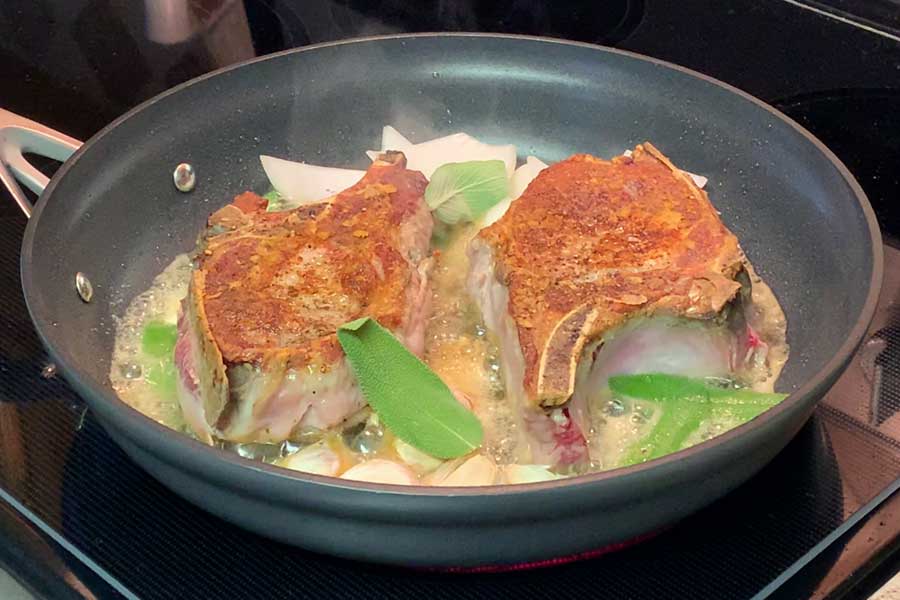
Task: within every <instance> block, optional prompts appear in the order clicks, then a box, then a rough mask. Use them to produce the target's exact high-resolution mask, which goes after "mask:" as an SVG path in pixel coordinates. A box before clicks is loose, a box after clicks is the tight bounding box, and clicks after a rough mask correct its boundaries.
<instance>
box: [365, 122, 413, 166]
mask: <svg viewBox="0 0 900 600" xmlns="http://www.w3.org/2000/svg"><path fill="white" fill-rule="evenodd" d="M412 145H413V143H412V142H411V141H409V140H408V139H406V136H404V135H403V134H402V133H400V132H399V131H397V130H396V129H394V128H393V127H391V126H390V125H385V126H384V127H383V128H382V130H381V150H367V151H366V156H368V157H369V160H372V161H374V160H375V159H376V158H378V155H379V154H381V153H382V152H385V151H387V150H400V151H401V152H402V151H405V150H406V149H407V148H409V147H410V146H412Z"/></svg>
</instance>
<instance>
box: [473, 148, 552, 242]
mask: <svg viewBox="0 0 900 600" xmlns="http://www.w3.org/2000/svg"><path fill="white" fill-rule="evenodd" d="M546 168H547V163H545V162H544V161H542V160H541V159H539V158H537V157H536V156H529V157H528V158H527V159H526V160H525V164H524V165H522V166H521V167H519V168H518V169H516V171H515V172H514V173H513V176H512V178H511V179H510V181H509V197H507V198H504V199H503V200H501V201H500V202H498V203H497V204H495V205H494V206H492V207H491V208H490V209H488V211H487V212H486V213H484V216H483V217H481V227H487V226H488V225H491V224H492V223H495V222H497V221H499V220H500V217H502V216H503V215H505V214H506V211H507V210H509V207H510V205H511V204H512V203H513V200H516V199H518V198H519V196H521V195H522V194H523V193H524V192H525V189H526V188H527V187H528V184H530V183H531V182H532V181H534V178H535V177H537V176H538V173H540V172H541V171H543V170H544V169H546Z"/></svg>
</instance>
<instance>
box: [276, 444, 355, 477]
mask: <svg viewBox="0 0 900 600" xmlns="http://www.w3.org/2000/svg"><path fill="white" fill-rule="evenodd" d="M281 466H283V467H287V468H288V469H293V470H294V471H303V472H304V473H315V474H316V475H328V476H329V477H334V476H335V475H337V474H338V471H339V470H340V468H341V459H340V458H338V455H337V453H336V452H335V451H334V450H332V449H331V448H329V447H328V446H327V445H326V444H324V443H323V442H318V443H316V444H313V445H312V446H307V447H306V448H304V449H303V450H300V451H299V452H297V453H295V454H291V455H290V456H288V457H285V458H283V459H282V460H281Z"/></svg>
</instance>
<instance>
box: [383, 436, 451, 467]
mask: <svg viewBox="0 0 900 600" xmlns="http://www.w3.org/2000/svg"><path fill="white" fill-rule="evenodd" d="M394 450H396V452H397V456H399V457H400V460H402V461H403V462H405V463H406V464H407V465H409V467H410V468H412V470H413V471H415V472H416V473H418V474H420V475H424V474H425V473H431V472H432V471H434V470H435V469H437V468H438V467H439V466H441V464H442V463H443V461H442V460H441V459H439V458H435V457H433V456H431V455H430V454H425V453H424V452H422V451H421V450H419V449H418V448H414V447H413V446H410V445H409V444H407V443H406V442H404V441H403V440H401V439H400V438H396V439H394Z"/></svg>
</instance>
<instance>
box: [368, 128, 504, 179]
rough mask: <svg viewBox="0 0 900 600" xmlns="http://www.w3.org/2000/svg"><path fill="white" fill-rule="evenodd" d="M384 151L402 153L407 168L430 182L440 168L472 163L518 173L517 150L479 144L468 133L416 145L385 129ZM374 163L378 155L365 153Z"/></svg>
mask: <svg viewBox="0 0 900 600" xmlns="http://www.w3.org/2000/svg"><path fill="white" fill-rule="evenodd" d="M381 141H382V146H381V150H382V151H384V150H400V151H402V152H403V153H404V154H405V155H406V166H407V168H408V169H411V170H413V171H421V172H422V174H423V175H424V176H425V177H426V178H428V179H431V176H432V174H433V173H434V172H435V171H436V170H437V168H438V167H440V166H441V165H445V164H447V163H453V162H468V161H470V160H502V161H503V164H504V165H505V166H506V174H507V175H508V176H510V177H511V176H512V174H513V172H514V171H515V169H516V147H515V146H513V145H512V144H505V145H502V146H494V145H492V144H485V143H484V142H480V141H478V140H477V139H475V138H474V137H472V136H471V135H469V134H467V133H454V134H452V135H446V136H444V137H439V138H436V139H433V140H428V141H427V142H422V143H420V144H413V143H411V142H410V141H409V140H408V139H406V138H405V137H404V136H403V135H402V134H401V133H400V132H399V131H397V130H396V129H394V128H393V127H391V126H390V125H387V126H385V128H384V130H383V131H382V135H381ZM366 154H367V155H368V156H369V158H371V159H372V160H375V157H376V156H378V152H376V151H374V150H370V151H368V152H367V153H366Z"/></svg>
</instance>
